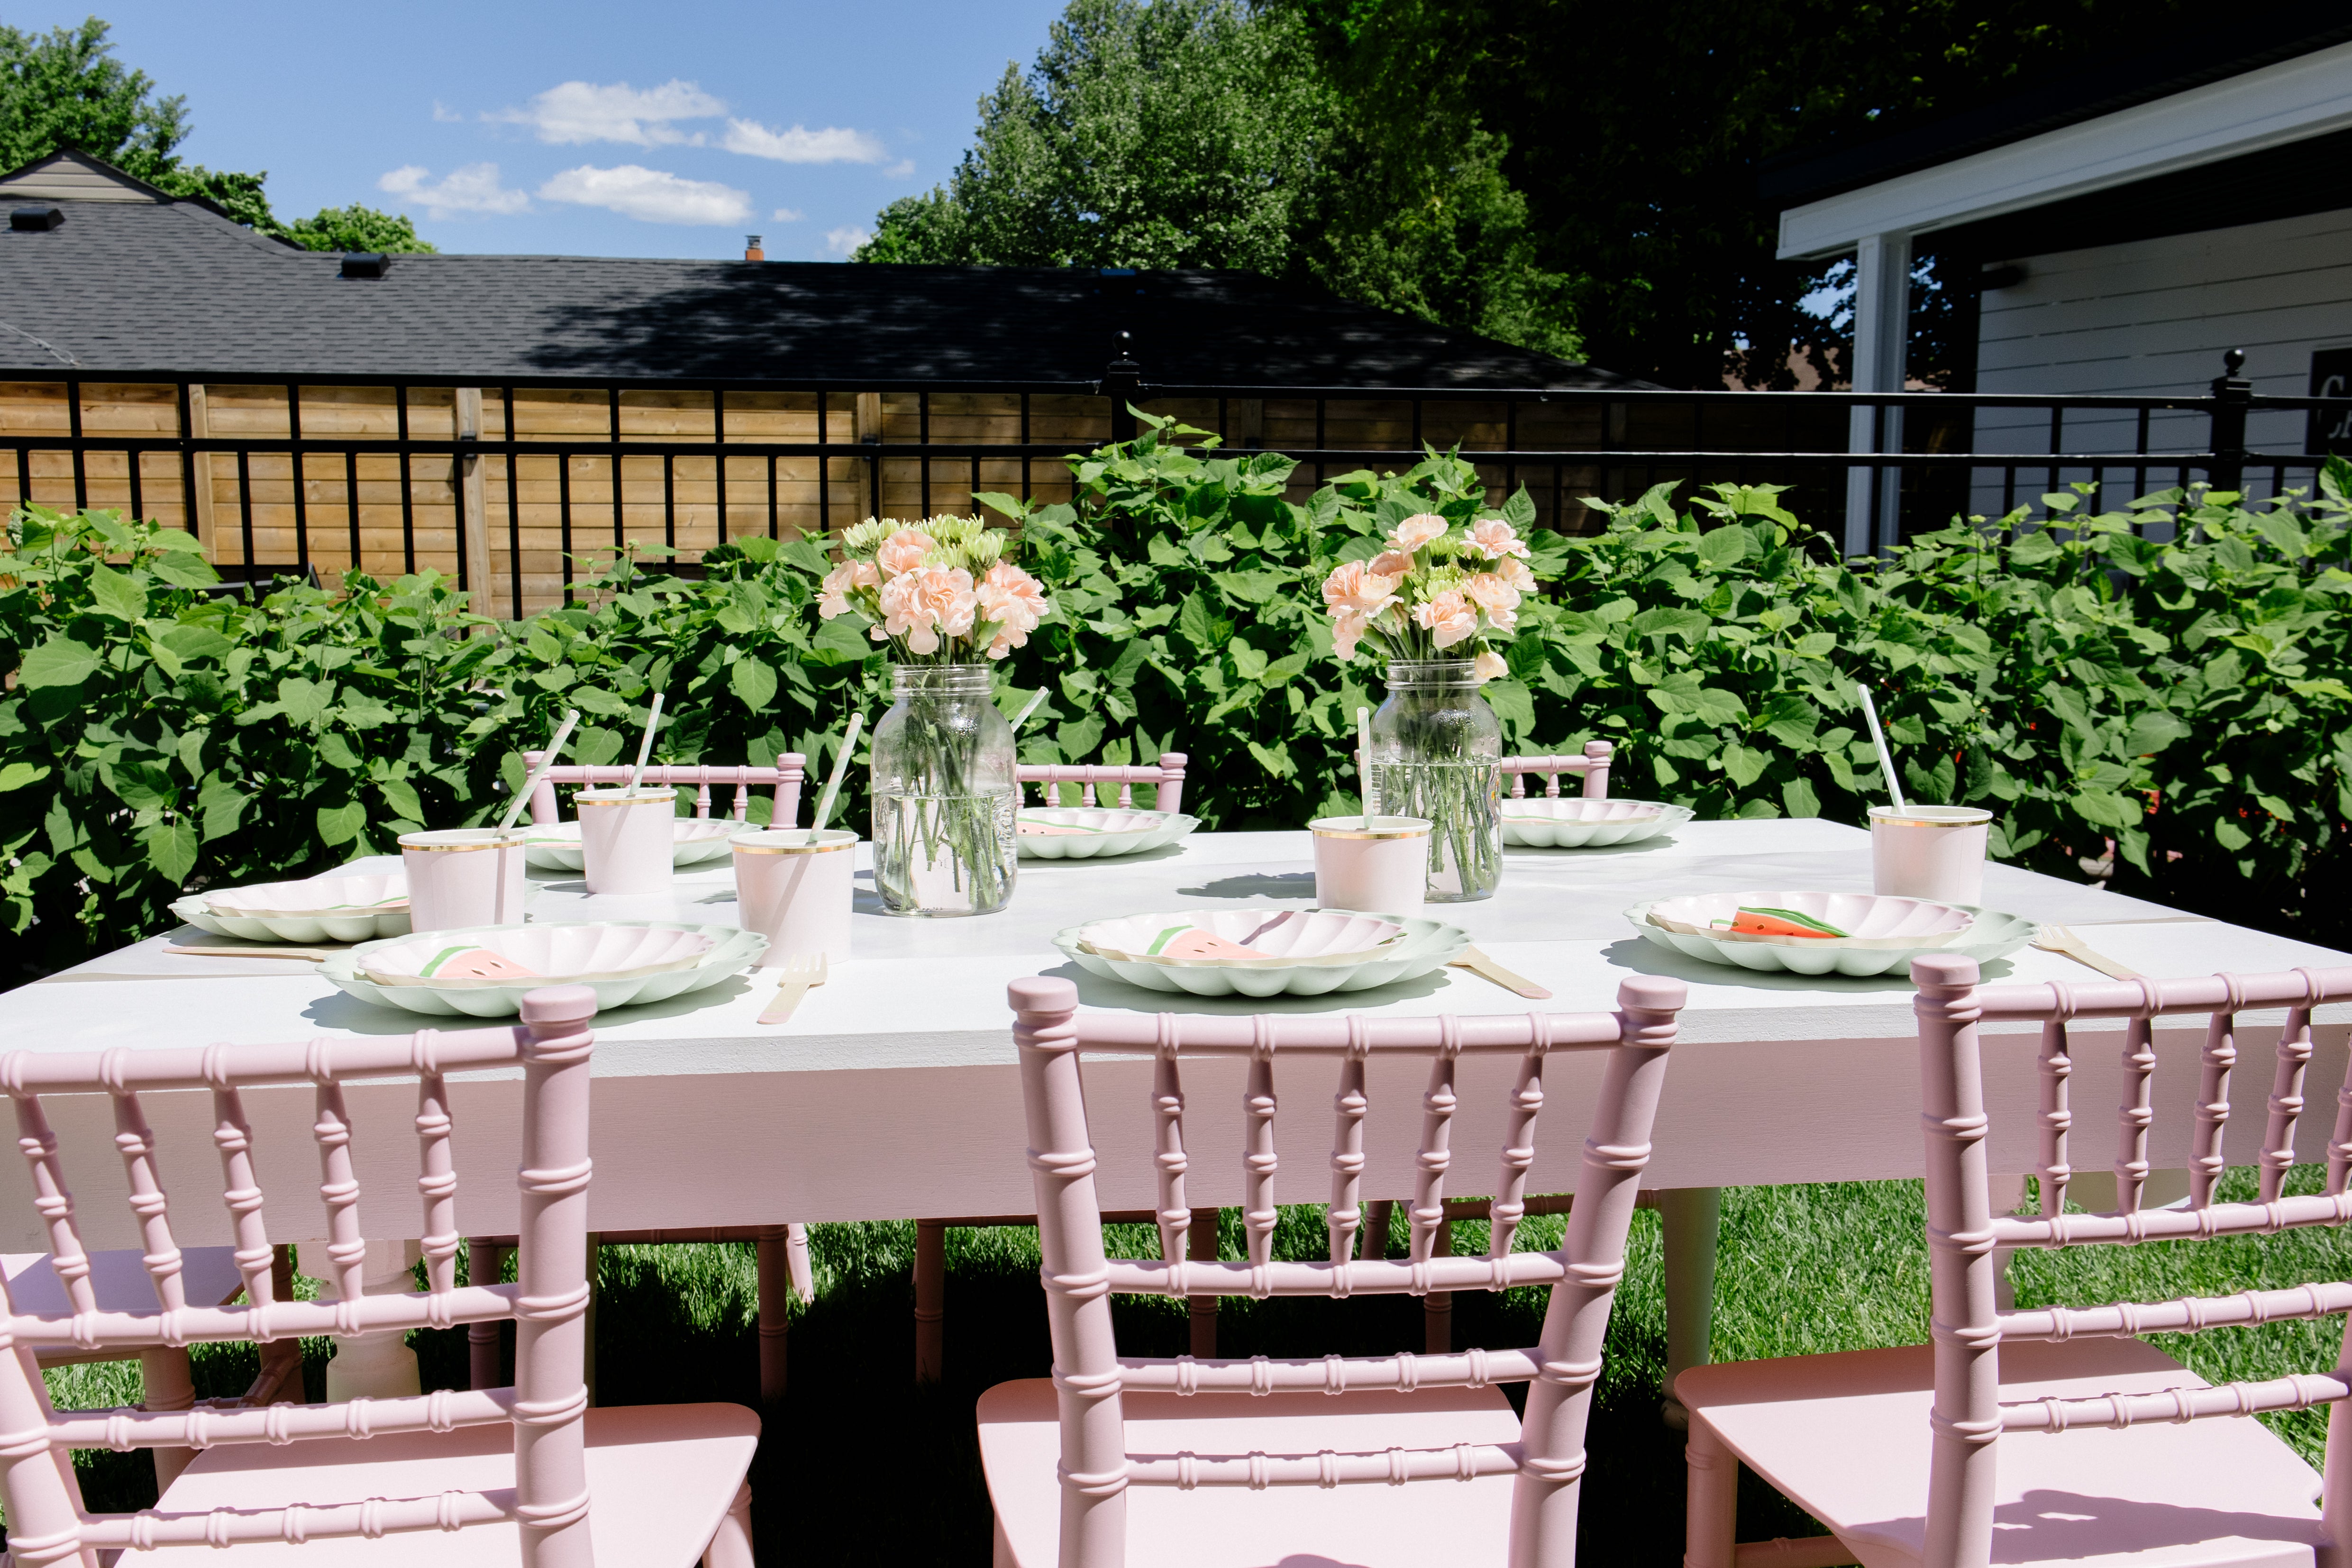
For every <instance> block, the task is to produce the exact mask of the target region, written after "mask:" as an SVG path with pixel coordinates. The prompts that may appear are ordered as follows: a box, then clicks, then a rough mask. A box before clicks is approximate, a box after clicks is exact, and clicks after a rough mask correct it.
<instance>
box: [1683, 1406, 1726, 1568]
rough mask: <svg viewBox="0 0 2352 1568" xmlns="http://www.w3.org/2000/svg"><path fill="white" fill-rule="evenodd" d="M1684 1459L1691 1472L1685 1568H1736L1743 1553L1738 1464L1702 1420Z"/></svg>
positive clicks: (1695, 1420) (1696, 1420) (1692, 1432)
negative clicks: (1734, 1567)
mask: <svg viewBox="0 0 2352 1568" xmlns="http://www.w3.org/2000/svg"><path fill="white" fill-rule="evenodd" d="M1683 1458H1684V1461H1685V1463H1686V1464H1687V1465H1688V1466H1689V1467H1690V1481H1689V1491H1688V1493H1687V1501H1686V1503H1685V1510H1686V1511H1685V1525H1684V1538H1683V1568H1732V1562H1733V1559H1734V1557H1735V1556H1736V1555H1737V1552H1738V1530H1739V1460H1738V1457H1737V1456H1736V1455H1734V1454H1733V1453H1732V1451H1731V1450H1730V1449H1728V1448H1727V1447H1724V1446H1723V1440H1722V1439H1721V1438H1720V1437H1717V1436H1716V1434H1715V1428H1714V1427H1712V1426H1708V1425H1707V1424H1706V1418H1705V1417H1704V1416H1698V1417H1694V1418H1692V1420H1691V1423H1690V1441H1689V1443H1688V1445H1687V1446H1685V1447H1684V1449H1683Z"/></svg>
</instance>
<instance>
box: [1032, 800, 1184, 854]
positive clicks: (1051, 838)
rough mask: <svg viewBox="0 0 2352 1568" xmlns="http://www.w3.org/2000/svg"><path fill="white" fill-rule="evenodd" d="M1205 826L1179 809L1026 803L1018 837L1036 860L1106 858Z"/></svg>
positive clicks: (1152, 846) (1167, 841) (1153, 845)
mask: <svg viewBox="0 0 2352 1568" xmlns="http://www.w3.org/2000/svg"><path fill="white" fill-rule="evenodd" d="M1198 826H1201V819H1200V818H1199V817H1197V816H1184V815H1183V814H1182V813H1181V812H1174V811H1127V810H1123V809H1118V808H1113V807H1106V806H1094V805H1045V806H1030V807H1027V808H1025V809H1024V811H1023V812H1022V813H1021V815H1020V816H1019V817H1018V818H1017V819H1016V826H1015V828H1014V831H1013V840H1014V842H1015V843H1017V844H1018V845H1019V846H1020V847H1021V853H1022V855H1023V856H1024V858H1028V859H1032V860H1103V859H1108V858H1110V857H1111V856H1113V855H1139V854H1141V853H1142V852H1143V851H1145V850H1146V849H1157V848H1159V847H1160V846H1162V845H1165V844H1173V843H1175V842H1176V840H1178V839H1179V838H1181V837H1184V836H1185V835H1186V834H1188V833H1190V832H1192V829H1194V828H1196V827H1198Z"/></svg>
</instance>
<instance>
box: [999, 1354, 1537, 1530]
mask: <svg viewBox="0 0 2352 1568" xmlns="http://www.w3.org/2000/svg"><path fill="white" fill-rule="evenodd" d="M1120 1403H1121V1405H1122V1406H1123V1407H1124V1409H1125V1412H1126V1416H1127V1443H1128V1451H1129V1453H1130V1454H1176V1453H1181V1452H1185V1451H1188V1450H1189V1451H1191V1452H1192V1453H1196V1454H1202V1455H1208V1454H1246V1453H1249V1452H1251V1451H1253V1450H1255V1451H1258V1452H1262V1453H1267V1454H1313V1453H1317V1452H1318V1451H1320V1450H1322V1449H1325V1448H1329V1449H1332V1450H1334V1451H1335V1452H1340V1453H1346V1452H1350V1451H1353V1452H1359V1453H1360V1452H1365V1451H1377V1450H1380V1449H1382V1448H1387V1447H1405V1448H1443V1447H1451V1446H1452V1445H1454V1444H1455V1443H1516V1442H1517V1441H1518V1437H1519V1420H1518V1417H1517V1415H1514V1414H1512V1411H1511V1406H1510V1403H1509V1402H1508V1401H1507V1400H1506V1399H1505V1398H1504V1397H1503V1394H1502V1392H1501V1391H1500V1390H1499V1389H1495V1388H1438V1389H1426V1390H1423V1391H1421V1392H1419V1393H1415V1394H1388V1393H1379V1392H1373V1393H1363V1394H1338V1395H1332V1394H1268V1395H1266V1396H1265V1397H1263V1398H1256V1397H1252V1396H1251V1395H1248V1394H1193V1395H1191V1396H1190V1397H1186V1396H1184V1395H1181V1394H1126V1395H1124V1396H1123V1397H1122V1399H1121V1401H1120ZM979 1417H980V1458H981V1465H982V1468H983V1469H984V1470H985V1471H986V1473H987V1476H988V1496H989V1501H990V1502H991V1503H992V1504H993V1505H994V1507H995V1509H996V1532H997V1562H998V1563H999V1568H1003V1564H1005V1563H1017V1564H1019V1565H1020V1568H1055V1555H1056V1552H1057V1549H1058V1545H1059V1542H1060V1534H1061V1508H1062V1493H1061V1482H1060V1480H1059V1479H1057V1476H1056V1473H1055V1466H1056V1464H1057V1463H1058V1461H1059V1459H1060V1457H1061V1429H1060V1425H1059V1417H1058V1415H1057V1413H1056V1410H1055V1401H1054V1384H1053V1381H1052V1380H1051V1379H1049V1378H1042V1377H1041V1378H1030V1379H1026V1380H1024V1381H1022V1382H1019V1383H1000V1384H997V1385H996V1386H995V1387H993V1388H992V1389H990V1390H989V1391H988V1392H987V1393H986V1394H982V1395H981V1398H980V1409H979ZM1515 1482H1516V1478H1515V1477H1512V1476H1508V1475H1499V1476H1481V1477H1479V1478H1477V1479H1475V1480H1470V1481H1454V1480H1437V1481H1414V1482H1412V1483H1410V1484H1408V1485H1405V1486H1388V1485H1382V1484H1373V1485H1349V1486H1342V1487H1333V1488H1330V1489H1324V1488H1322V1487H1268V1488H1267V1489H1265V1490H1264V1491H1252V1490H1250V1489H1248V1488H1246V1487H1202V1488H1199V1489H1195V1490H1193V1491H1190V1492H1183V1491H1179V1490H1178V1489H1176V1488H1174V1487H1157V1486H1154V1487H1138V1486H1130V1487H1129V1488H1128V1489H1127V1568H1158V1565H1160V1564H1166V1565H1168V1568H1179V1565H1181V1568H1213V1565H1229V1568H1273V1565H1274V1564H1276V1563H1289V1564H1291V1565H1292V1568H1305V1565H1307V1564H1329V1563H1348V1564H1363V1565H1366V1568H1375V1565H1378V1564H1382V1563H1397V1564H1401V1565H1404V1564H1410V1565H1411V1568H1428V1565H1429V1564H1430V1563H1461V1564H1464V1565H1465V1568H1469V1565H1472V1564H1495V1565H1497V1568H1499V1565H1500V1564H1501V1563H1504V1562H1505V1560H1506V1558H1507V1548H1508V1545H1509V1542H1510V1531H1511V1490H1512V1488H1513V1486H1514V1484H1515Z"/></svg>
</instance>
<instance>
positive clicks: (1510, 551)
mask: <svg viewBox="0 0 2352 1568" xmlns="http://www.w3.org/2000/svg"><path fill="white" fill-rule="evenodd" d="M1470 548H1471V549H1473V550H1475V551H1476V552H1478V553H1479V554H1481V555H1484V556H1485V557H1486V559H1487V560H1489V561H1500V560H1501V559H1503V557H1505V556H1507V555H1517V556H1520V557H1525V556H1526V554H1527V552H1528V547H1527V545H1526V544H1525V543H1523V542H1521V541H1520V539H1519V536H1518V534H1517V531H1514V530H1513V529H1512V527H1511V525H1510V524H1509V523H1507V522H1505V521H1503V520H1502V519H1501V518H1499V517H1490V518H1488V519H1486V521H1484V522H1479V523H1474V524H1472V525H1471V529H1470Z"/></svg>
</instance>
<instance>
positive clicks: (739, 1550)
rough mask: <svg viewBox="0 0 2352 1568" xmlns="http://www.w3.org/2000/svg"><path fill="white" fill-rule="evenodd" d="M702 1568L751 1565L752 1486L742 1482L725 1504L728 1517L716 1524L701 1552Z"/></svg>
mask: <svg viewBox="0 0 2352 1568" xmlns="http://www.w3.org/2000/svg"><path fill="white" fill-rule="evenodd" d="M702 1565H703V1568H752V1563H751V1482H749V1481H745V1482H744V1483H743V1484H742V1486H741V1487H740V1488H738V1489H737V1490H736V1493H735V1500H734V1501H733V1502H732V1503H730V1505H728V1509H727V1517H726V1518H725V1519H722V1520H720V1521H719V1533H717V1534H716V1535H713V1536H712V1537H711V1538H710V1544H709V1545H708V1546H706V1547H704V1548H703V1549H702Z"/></svg>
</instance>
